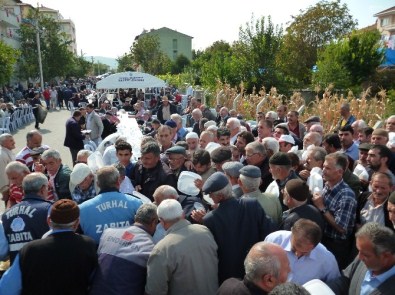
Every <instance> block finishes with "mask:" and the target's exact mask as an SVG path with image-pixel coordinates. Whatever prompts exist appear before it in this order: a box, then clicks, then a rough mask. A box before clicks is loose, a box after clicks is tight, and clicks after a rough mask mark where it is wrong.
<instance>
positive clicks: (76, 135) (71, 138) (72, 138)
mask: <svg viewBox="0 0 395 295" xmlns="http://www.w3.org/2000/svg"><path fill="white" fill-rule="evenodd" d="M84 139H85V135H83V134H82V133H81V127H80V124H79V122H78V121H77V120H76V119H75V118H74V117H71V118H70V119H68V120H67V122H66V137H65V139H64V146H67V147H68V148H70V149H75V150H82V149H84V141H83V140H84Z"/></svg>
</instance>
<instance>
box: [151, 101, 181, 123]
mask: <svg viewBox="0 0 395 295" xmlns="http://www.w3.org/2000/svg"><path fill="white" fill-rule="evenodd" d="M169 106H170V114H176V113H177V107H176V106H175V105H174V104H171V103H170V102H169ZM156 116H157V118H158V120H159V121H160V122H161V123H162V124H164V123H165V122H166V120H164V119H163V105H161V106H160V107H159V108H158V112H157V114H156Z"/></svg>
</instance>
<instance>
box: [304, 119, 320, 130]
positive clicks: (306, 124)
mask: <svg viewBox="0 0 395 295" xmlns="http://www.w3.org/2000/svg"><path fill="white" fill-rule="evenodd" d="M317 123H318V124H320V123H321V119H320V117H318V116H311V117H309V118H307V119H306V120H305V121H304V122H303V124H304V127H305V128H306V132H310V128H311V126H313V125H315V124H317Z"/></svg>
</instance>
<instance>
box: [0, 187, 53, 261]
mask: <svg viewBox="0 0 395 295" xmlns="http://www.w3.org/2000/svg"><path fill="white" fill-rule="evenodd" d="M51 205H52V202H50V201H46V200H43V199H42V198H41V197H40V196H37V195H34V194H31V195H27V196H25V197H24V198H23V200H22V202H20V203H19V204H16V205H14V206H12V207H11V208H10V209H8V210H7V211H5V212H4V214H3V216H2V218H1V220H2V222H3V227H4V233H5V235H6V237H7V240H8V245H9V247H10V259H11V263H12V262H13V261H14V258H15V256H16V255H17V254H18V252H19V250H20V249H21V248H22V247H23V246H24V245H25V244H26V243H28V242H30V241H33V240H37V239H41V237H42V236H43V234H45V233H46V232H47V231H48V230H49V227H48V224H47V216H48V209H49V208H50V207H51Z"/></svg>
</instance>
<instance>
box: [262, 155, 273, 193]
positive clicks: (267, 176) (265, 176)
mask: <svg viewBox="0 0 395 295" xmlns="http://www.w3.org/2000/svg"><path fill="white" fill-rule="evenodd" d="M258 168H259V169H260V170H261V178H262V182H261V185H260V186H259V190H260V191H261V192H265V191H266V189H267V187H268V186H269V184H270V183H271V182H272V181H273V177H272V174H271V173H270V172H269V158H268V157H266V159H265V160H263V162H262V163H261V164H260V165H259V166H258Z"/></svg>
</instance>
